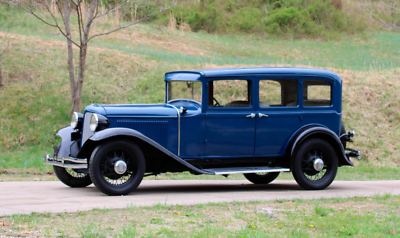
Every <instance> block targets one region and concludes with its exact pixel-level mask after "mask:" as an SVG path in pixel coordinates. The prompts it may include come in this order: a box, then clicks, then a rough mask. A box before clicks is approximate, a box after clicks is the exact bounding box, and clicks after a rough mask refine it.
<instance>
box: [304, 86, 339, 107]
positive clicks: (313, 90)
mask: <svg viewBox="0 0 400 238" xmlns="http://www.w3.org/2000/svg"><path fill="white" fill-rule="evenodd" d="M331 104H332V85H331V83H329V82H327V81H323V80H305V81H304V88H303V105H304V106H305V107H324V106H325V107H326V106H330V105H331Z"/></svg>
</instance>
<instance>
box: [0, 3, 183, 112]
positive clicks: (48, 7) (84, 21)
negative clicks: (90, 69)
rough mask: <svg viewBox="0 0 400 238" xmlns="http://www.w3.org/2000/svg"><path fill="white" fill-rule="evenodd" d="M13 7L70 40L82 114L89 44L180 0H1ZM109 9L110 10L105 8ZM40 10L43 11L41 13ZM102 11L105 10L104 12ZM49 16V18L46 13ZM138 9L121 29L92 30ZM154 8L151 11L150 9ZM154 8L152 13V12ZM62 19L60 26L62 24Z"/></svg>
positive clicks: (75, 98) (75, 107)
mask: <svg viewBox="0 0 400 238" xmlns="http://www.w3.org/2000/svg"><path fill="white" fill-rule="evenodd" d="M0 1H2V2H7V3H9V4H13V5H17V6H19V7H20V8H22V9H23V10H25V11H26V12H28V13H30V14H31V15H33V16H34V17H36V18H37V19H39V20H40V21H42V22H43V23H44V24H46V25H49V26H52V27H54V28H56V29H58V31H59V32H61V34H62V35H63V36H64V37H65V38H66V40H67V49H68V73H69V78H70V86H71V101H72V107H71V112H73V111H78V112H80V111H81V107H82V100H81V98H82V87H83V82H84V79H85V66H86V56H87V52H88V43H89V42H90V41H91V40H92V39H93V38H95V37H98V36H103V35H108V34H112V33H114V32H116V31H119V30H121V29H125V28H128V27H130V26H133V25H135V24H137V23H139V22H142V21H144V20H148V19H149V18H151V17H152V16H154V15H157V14H159V13H162V12H164V11H166V10H168V9H170V8H171V7H172V6H173V5H174V4H175V3H176V0H148V1H146V0H138V1H133V0H120V1H118V0H116V1H115V0H31V1H32V2H31V3H30V4H27V3H26V2H28V1H26V0H0ZM105 6H106V7H105ZM141 7H143V8H144V9H147V10H148V12H147V13H146V14H144V15H139V16H138V15H137V14H136V11H137V9H141ZM38 8H39V10H38ZM100 8H102V10H100ZM43 9H44V11H45V12H46V13H47V15H48V17H45V16H44V15H43V14H42V13H43ZM133 9H134V10H135V17H133V16H132V17H131V19H130V20H125V21H122V24H120V26H118V27H116V28H114V29H111V30H108V31H104V32H101V33H97V34H91V30H92V28H93V27H94V26H95V25H96V24H98V23H99V21H101V20H104V19H105V18H106V17H107V16H109V15H111V14H114V13H116V12H118V13H119V14H120V15H125V14H129V13H132V10H133ZM149 9H150V10H149ZM151 9H152V10H151ZM71 14H74V15H76V17H77V21H76V22H75V23H73V24H76V25H72V26H73V27H75V28H76V29H77V31H78V34H79V37H75V38H77V39H74V37H73V31H72V30H71ZM60 19H61V20H62V23H61V24H60V22H59V21H61V20H60ZM73 46H76V47H78V49H79V60H78V72H77V73H75V71H74V51H73Z"/></svg>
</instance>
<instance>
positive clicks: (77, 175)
mask: <svg viewBox="0 0 400 238" xmlns="http://www.w3.org/2000/svg"><path fill="white" fill-rule="evenodd" d="M65 170H66V171H67V173H68V174H69V175H71V176H72V177H74V178H80V179H82V178H87V177H89V174H88V173H83V172H79V171H78V170H76V169H70V168H66V169H65Z"/></svg>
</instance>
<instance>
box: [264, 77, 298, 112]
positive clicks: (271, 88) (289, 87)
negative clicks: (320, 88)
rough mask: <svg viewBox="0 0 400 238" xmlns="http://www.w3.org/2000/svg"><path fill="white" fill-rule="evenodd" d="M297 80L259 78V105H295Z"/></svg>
mask: <svg viewBox="0 0 400 238" xmlns="http://www.w3.org/2000/svg"><path fill="white" fill-rule="evenodd" d="M297 88H298V87H297V80H293V79H263V80H260V93H259V95H260V107H294V106H297Z"/></svg>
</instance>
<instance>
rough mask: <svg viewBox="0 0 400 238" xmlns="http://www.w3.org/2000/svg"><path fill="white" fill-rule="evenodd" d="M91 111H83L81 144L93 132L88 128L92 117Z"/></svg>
mask: <svg viewBox="0 0 400 238" xmlns="http://www.w3.org/2000/svg"><path fill="white" fill-rule="evenodd" d="M92 115H93V113H91V112H87V113H85V117H84V121H83V132H82V145H81V146H83V144H85V142H86V141H87V139H89V138H90V137H91V136H92V135H94V132H93V131H91V130H90V118H91V117H92Z"/></svg>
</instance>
